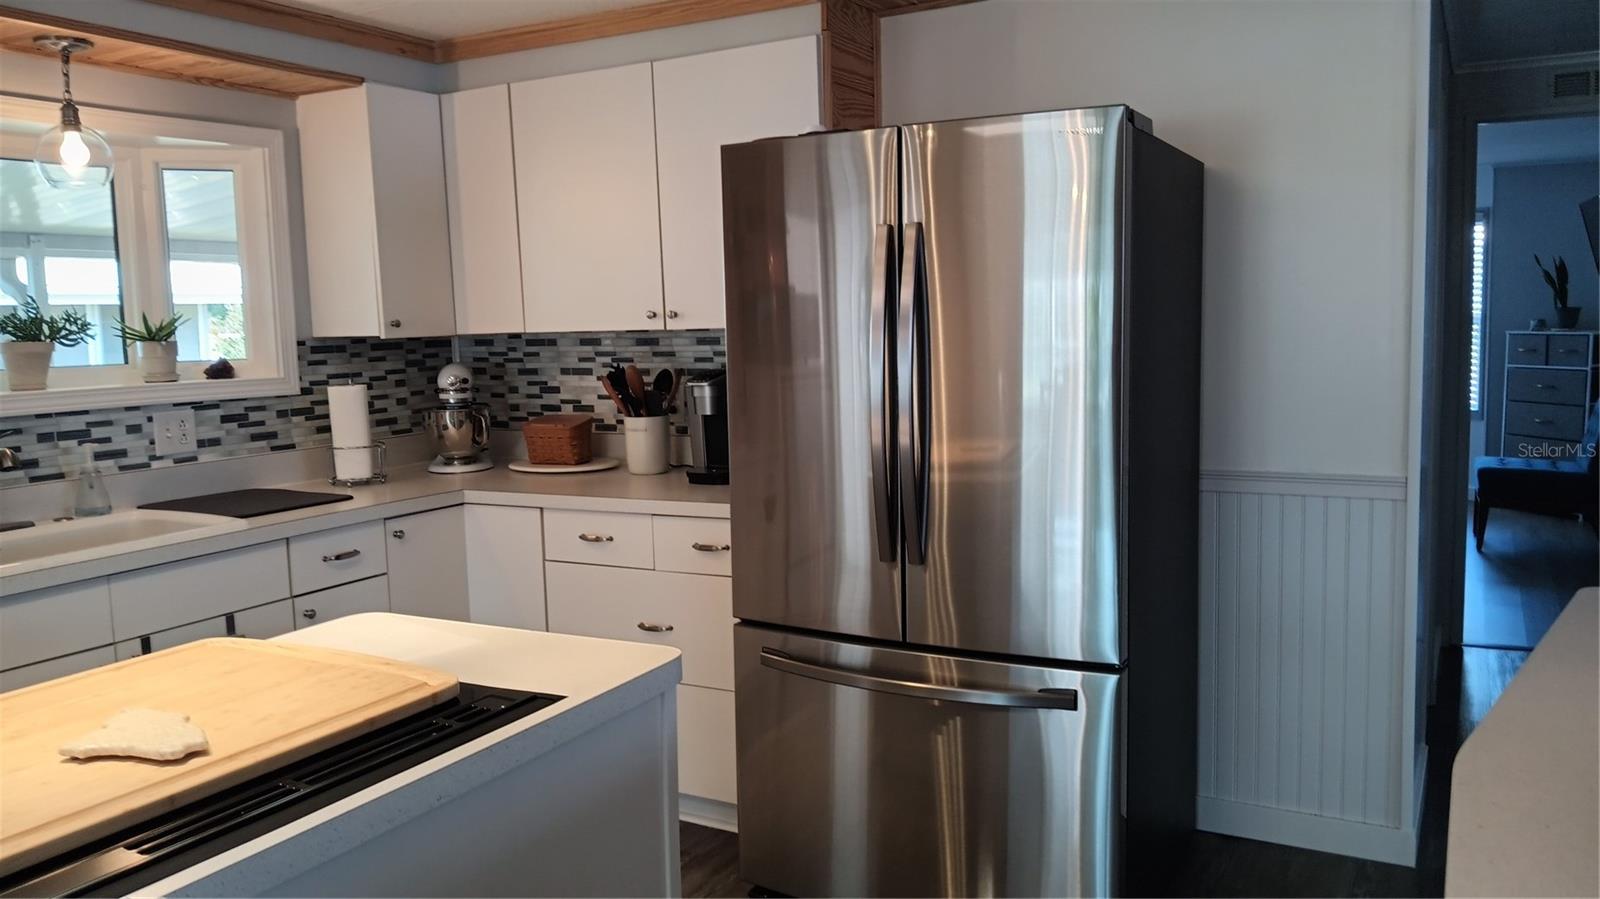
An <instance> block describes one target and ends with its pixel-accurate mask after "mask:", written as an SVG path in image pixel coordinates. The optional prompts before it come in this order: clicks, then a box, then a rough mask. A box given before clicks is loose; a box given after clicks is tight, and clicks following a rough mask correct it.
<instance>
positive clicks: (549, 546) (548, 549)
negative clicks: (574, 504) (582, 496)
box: [544, 509, 655, 568]
mask: <svg viewBox="0 0 1600 899" xmlns="http://www.w3.org/2000/svg"><path fill="white" fill-rule="evenodd" d="M651 540H652V538H651V536H650V516H648V515H632V514H629V513H627V512H569V511H565V510H561V509H550V510H548V511H546V512H545V513H544V557H545V558H546V559H552V560H555V561H558V562H587V563H589V564H591V565H620V566H622V567H624V568H652V567H654V565H655V558H654V557H655V553H654V550H653V549H652V543H651Z"/></svg>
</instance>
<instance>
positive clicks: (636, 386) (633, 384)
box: [626, 365, 648, 415]
mask: <svg viewBox="0 0 1600 899" xmlns="http://www.w3.org/2000/svg"><path fill="white" fill-rule="evenodd" d="M626 371H627V379H628V392H629V393H631V394H633V398H634V399H635V400H637V401H638V404H637V408H638V409H639V414H641V415H643V414H645V412H646V411H648V404H647V403H646V402H645V398H644V391H645V386H644V374H643V373H641V372H640V371H639V366H637V365H630V366H628V368H627V370H626Z"/></svg>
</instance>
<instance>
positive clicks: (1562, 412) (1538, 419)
mask: <svg viewBox="0 0 1600 899" xmlns="http://www.w3.org/2000/svg"><path fill="white" fill-rule="evenodd" d="M1583 413H1584V408H1583V407H1582V406H1555V405H1551V404H1549V403H1511V402H1508V403H1506V428H1505V432H1506V433H1507V434H1520V435H1522V436H1525V437H1549V438H1551V439H1553V440H1577V439H1579V438H1581V437H1582V436H1583Z"/></svg>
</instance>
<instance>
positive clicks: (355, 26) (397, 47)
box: [145, 0, 438, 62]
mask: <svg viewBox="0 0 1600 899" xmlns="http://www.w3.org/2000/svg"><path fill="white" fill-rule="evenodd" d="M145 2H146V3H154V4H156V5H158V6H170V7H172V8H173V9H181V10H184V11H186V12H195V13H200V14H202V15H207V16H214V17H216V18H219V19H231V20H233V21H235V22H243V23H245V24H247V25H259V26H261V27H263V28H272V29H275V30H277V31H287V32H289V33H291V34H299V35H304V36H305V37H314V38H319V39H321V40H325V41H334V42H336V43H340V44H344V45H346V46H349V47H360V48H362V49H364V50H376V51H378V52H379V53H391V54H393V55H395V56H404V57H405V58H407V59H419V60H422V61H423V62H437V61H438V60H437V59H436V58H435V56H436V52H437V47H436V45H435V42H434V41H431V40H428V39H427V38H424V37H417V36H415V35H411V34H402V33H401V32H398V31H390V30H389V29H387V28H379V27H377V26H375V25H367V24H364V23H362V22H353V21H351V20H349V19H341V18H339V17H338V16H330V15H328V14H327V13H321V12H317V11H316V10H310V9H301V8H300V7H298V6H289V5H287V4H284V3H274V2H272V0H145Z"/></svg>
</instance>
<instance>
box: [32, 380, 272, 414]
mask: <svg viewBox="0 0 1600 899" xmlns="http://www.w3.org/2000/svg"><path fill="white" fill-rule="evenodd" d="M299 392H300V378H299V376H298V375H297V374H296V375H289V376H285V377H277V378H229V379H227V380H220V381H206V380H202V379H198V378H197V379H195V380H192V381H171V382H168V383H165V384H144V383H140V384H125V385H104V384H97V385H85V386H82V387H49V388H46V389H44V390H17V391H13V390H9V389H6V390H0V417H11V416H14V415H39V414H42V413H47V412H76V411H82V410H89V409H112V408H120V407H123V406H153V405H160V404H163V403H203V402H210V401H215V400H228V399H244V398H247V397H255V396H291V395H293V394H297V393H299Z"/></svg>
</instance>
